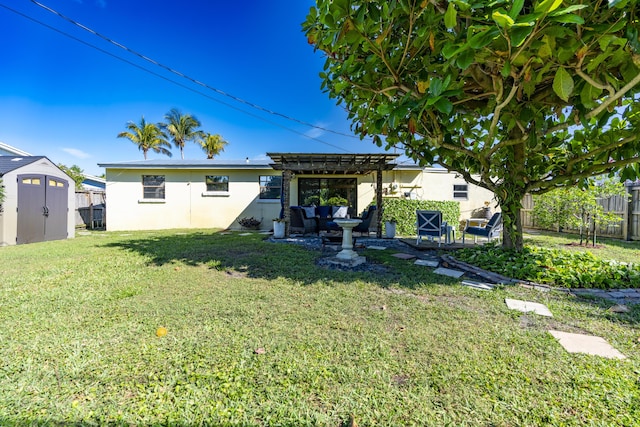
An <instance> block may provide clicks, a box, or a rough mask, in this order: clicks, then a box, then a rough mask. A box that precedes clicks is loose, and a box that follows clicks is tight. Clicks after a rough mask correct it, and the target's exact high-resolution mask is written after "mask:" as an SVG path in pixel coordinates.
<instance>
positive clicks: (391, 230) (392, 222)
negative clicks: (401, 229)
mask: <svg viewBox="0 0 640 427" xmlns="http://www.w3.org/2000/svg"><path fill="white" fill-rule="evenodd" d="M396 222H397V221H396V219H395V218H389V219H387V220H385V222H384V234H385V237H386V238H387V239H393V238H394V237H396Z"/></svg>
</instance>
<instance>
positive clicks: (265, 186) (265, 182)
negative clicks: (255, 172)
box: [258, 175, 282, 200]
mask: <svg viewBox="0 0 640 427" xmlns="http://www.w3.org/2000/svg"><path fill="white" fill-rule="evenodd" d="M274 180H277V181H278V183H279V184H278V185H269V184H271V182H272V181H274ZM258 185H259V186H260V190H259V195H258V198H259V199H260V200H280V195H281V194H282V175H259V176H258ZM275 189H277V190H278V192H277V194H278V196H277V197H265V195H269V194H272V193H273V194H274V195H275Z"/></svg>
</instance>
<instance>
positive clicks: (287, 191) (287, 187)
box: [282, 169, 292, 237]
mask: <svg viewBox="0 0 640 427" xmlns="http://www.w3.org/2000/svg"><path fill="white" fill-rule="evenodd" d="M291 175H292V174H291V171H290V170H288V169H285V170H283V171H282V211H283V218H284V235H285V237H289V232H290V231H289V230H290V225H291V209H289V207H290V204H291V196H290V195H291Z"/></svg>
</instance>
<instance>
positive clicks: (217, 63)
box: [0, 0, 381, 175]
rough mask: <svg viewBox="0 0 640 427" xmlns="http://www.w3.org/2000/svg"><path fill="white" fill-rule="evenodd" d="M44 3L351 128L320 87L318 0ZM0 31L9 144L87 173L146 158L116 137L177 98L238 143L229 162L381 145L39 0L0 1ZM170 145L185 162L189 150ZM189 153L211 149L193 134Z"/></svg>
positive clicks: (154, 117)
mask: <svg viewBox="0 0 640 427" xmlns="http://www.w3.org/2000/svg"><path fill="white" fill-rule="evenodd" d="M38 1H39V2H40V3H42V4H43V5H46V6H48V7H49V8H51V9H54V10H56V11H57V12H60V13H61V14H64V15H65V16H67V17H69V18H71V19H73V20H75V21H77V22H79V23H80V24H83V25H85V26H87V27H89V28H91V29H93V30H95V31H97V32H99V33H101V34H103V35H105V36H107V37H109V38H111V39H112V40H114V41H117V42H119V43H121V44H123V45H125V46H127V47H129V48H130V49H133V50H135V51H137V52H140V53H142V54H144V55H146V56H148V57H150V58H152V59H154V60H156V61H157V62H159V63H162V64H164V65H166V66H169V67H171V68H173V69H175V70H178V71H180V72H182V73H183V74H186V75H188V76H190V77H192V78H194V79H197V80H199V81H201V82H203V83H206V84H207V85H209V86H211V87H214V88H216V89H219V90H222V91H224V92H227V93H230V94H232V95H234V96H236V97H238V98H242V99H244V100H247V101H250V102H252V103H255V104H257V105H260V106H262V107H264V108H267V109H270V110H272V111H275V112H278V113H280V114H283V115H286V116H290V117H293V118H295V119H298V120H301V121H304V122H308V123H312V124H315V125H318V126H321V127H324V128H328V129H331V130H335V131H338V132H344V133H347V134H351V132H350V130H349V122H348V121H347V118H346V116H347V114H346V112H345V111H344V110H343V108H342V107H340V106H337V105H336V102H335V100H333V99H329V97H328V95H327V94H326V93H323V92H322V91H321V89H320V84H321V81H320V78H319V76H318V74H319V72H320V71H322V66H323V63H324V58H323V57H322V55H321V54H320V53H316V52H314V51H313V48H312V47H311V46H310V45H309V44H308V43H307V40H306V37H305V36H304V34H303V32H302V29H301V25H300V24H301V23H302V22H303V21H304V19H305V17H306V15H307V13H308V11H309V8H310V7H311V6H312V5H313V4H314V2H313V1H308V0H270V1H257V0H245V1H222V0H208V1H206V0H201V1H194V0H185V1H180V2H177V1H175V0H133V1H125V0H38ZM2 6H8V7H10V8H12V9H14V10H15V11H17V12H19V13H21V14H24V15H26V16H28V17H30V18H32V19H34V20H37V21H40V22H41V23H42V24H45V25H48V26H50V27H54V28H55V29H57V30H59V31H62V32H64V33H67V34H69V35H71V36H73V37H76V38H78V39H80V40H82V41H84V42H86V43H89V44H91V45H94V46H95V47H97V48H99V49H103V50H105V51H107V52H109V53H111V54H113V55H117V56H119V57H121V58H123V59H125V60H127V61H130V62H132V63H134V64H136V65H138V66H141V67H144V68H146V69H148V70H150V71H152V72H154V73H157V74H159V75H161V76H162V77H164V78H166V79H170V80H172V81H175V82H177V83H180V84H181V85H185V86H187V87H188V88H184V87H179V86H177V85H175V84H173V83H171V82H169V81H167V80H165V79H163V78H162V77H158V76H154V75H152V74H150V73H148V72H146V71H143V70H141V69H139V68H136V67H135V66H133V65H131V64H127V63H125V62H123V61H121V60H119V59H116V58H113V57H112V56H109V55H108V54H105V53H103V52H100V51H98V50H97V49H95V48H93V47H90V46H87V45H85V44H82V43H81V42H79V41H77V40H73V39H71V38H69V37H67V36H65V35H62V34H60V33H58V32H56V31H54V30H52V29H50V28H47V27H45V26H43V25H42V24H40V23H36V22H33V21H32V20H29V19H27V18H25V17H23V16H21V15H19V14H17V13H15V12H13V11H10V10H8V9H6V8H5V7H2ZM0 40H3V42H2V43H1V44H0V55H1V56H0V141H1V142H4V143H6V144H9V145H12V146H14V147H17V148H20V149H22V150H24V151H27V152H29V153H32V154H34V155H46V156H47V157H49V158H50V159H51V160H52V161H54V162H55V163H63V164H66V165H69V166H70V165H72V164H77V165H79V166H80V167H81V168H82V169H84V171H85V172H86V173H89V174H94V175H99V174H101V173H102V172H103V170H102V169H101V168H99V167H98V166H97V163H99V162H117V161H127V160H142V158H143V157H142V152H140V151H139V150H138V149H137V147H136V146H135V145H134V144H133V143H131V142H130V141H128V140H126V139H119V138H116V135H117V134H118V133H119V132H121V131H123V130H125V124H126V123H127V122H128V121H135V122H139V120H140V118H141V116H143V115H144V116H145V118H146V119H147V121H152V122H158V121H161V120H162V119H163V116H164V114H165V113H166V112H167V111H169V110H170V109H171V108H173V107H176V108H178V109H180V110H181V111H182V112H183V113H191V114H194V115H195V116H196V117H197V118H198V119H199V120H200V121H201V122H202V124H203V126H202V129H203V130H205V131H207V132H211V133H219V134H221V135H222V136H223V137H224V138H225V139H226V140H227V141H229V145H228V146H227V148H226V150H225V152H223V153H222V154H221V155H220V156H219V157H218V158H220V159H244V158H245V157H249V158H250V159H260V158H264V157H265V153H266V152H268V151H272V152H279V151H291V152H334V153H340V152H380V151H381V149H380V148H378V147H377V146H375V145H374V144H373V143H371V142H370V140H364V141H360V140H359V139H358V138H352V137H347V136H341V135H336V134H332V133H327V132H324V131H321V130H318V129H315V128H311V127H307V126H304V125H301V124H298V123H295V122H292V121H289V120H286V119H283V118H281V117H278V116H274V115H270V114H267V113H264V112H261V111H258V110H255V109H252V108H251V107H249V106H247V105H243V104H241V103H238V102H235V101H233V100H232V99H229V98H227V97H224V96H221V95H219V94H216V93H215V92H213V91H211V90H209V89H206V88H202V87H200V86H197V85H195V84H193V83H191V82H189V81H187V80H185V79H182V78H180V77H178V76H176V75H174V74H172V73H170V72H168V71H166V70H163V69H162V68H160V67H157V66H155V65H153V64H151V63H148V62H146V61H144V60H142V59H140V58H138V57H136V56H135V55H133V54H131V53H129V52H126V51H124V50H121V49H119V48H117V47H116V46H114V45H112V44H110V43H108V42H107V41H105V40H103V39H101V38H99V37H97V36H95V35H92V34H90V33H89V32H86V31H84V30H82V29H81V28H79V27H77V26H75V25H73V24H71V23H69V22H68V21H66V20H64V19H62V18H60V17H59V16H56V15H55V14H53V13H51V12H49V11H47V10H45V9H43V8H41V7H39V6H38V5H36V4H34V3H33V2H32V1H30V0H0ZM190 89H192V90H190ZM194 91H199V92H203V93H204V94H205V95H206V96H203V95H201V94H198V93H195V92H194ZM224 103H226V104H229V105H224ZM239 110H242V111H244V112H247V113H249V114H246V113H243V112H242V111H239ZM305 135H306V136H312V137H315V138H317V139H319V140H320V141H318V140H317V139H311V138H307V137H306V136H305ZM172 151H173V158H178V159H179V158H180V152H179V150H178V149H175V148H174V149H173V150H172ZM161 157H163V156H160V155H158V154H155V153H150V154H149V158H161ZM185 158H188V159H202V158H206V156H205V155H204V153H203V152H202V150H201V149H200V148H199V147H198V146H197V145H196V144H194V143H188V145H187V146H186V148H185Z"/></svg>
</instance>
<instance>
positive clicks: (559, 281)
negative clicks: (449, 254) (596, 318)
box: [456, 243, 640, 289]
mask: <svg viewBox="0 0 640 427" xmlns="http://www.w3.org/2000/svg"><path fill="white" fill-rule="evenodd" d="M456 258H458V259H460V260H461V261H465V262H468V263H470V264H473V265H477V266H478V267H481V268H483V269H485V270H489V271H493V272H495V273H499V274H503V275H505V276H507V277H512V278H514V279H519V280H528V281H532V282H536V283H542V284H548V285H552V286H561V287H567V288H600V289H612V288H629V287H632V288H633V287H637V286H640V264H626V263H620V262H616V261H605V260H601V259H599V258H597V257H596V256H594V255H593V254H592V253H590V252H576V253H572V252H569V251H564V250H560V249H546V248H538V247H533V246H525V247H524V248H523V250H522V252H516V251H513V250H507V249H502V247H499V246H497V245H495V244H493V243H490V244H485V245H482V246H478V247H473V248H465V249H461V250H459V251H457V252H456Z"/></svg>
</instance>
